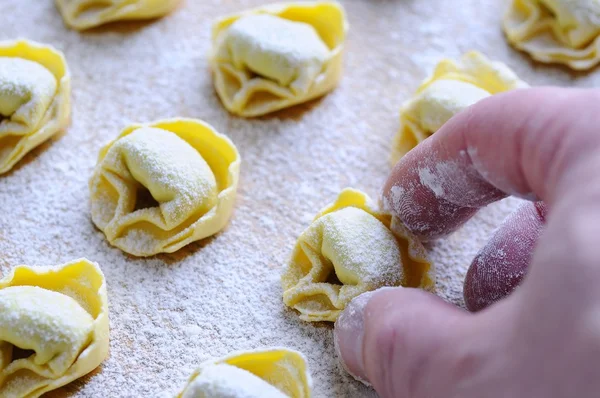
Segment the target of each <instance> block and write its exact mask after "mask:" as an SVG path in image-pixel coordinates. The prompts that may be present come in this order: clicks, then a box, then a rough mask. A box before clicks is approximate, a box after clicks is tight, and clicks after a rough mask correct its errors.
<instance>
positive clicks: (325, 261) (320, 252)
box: [281, 188, 435, 322]
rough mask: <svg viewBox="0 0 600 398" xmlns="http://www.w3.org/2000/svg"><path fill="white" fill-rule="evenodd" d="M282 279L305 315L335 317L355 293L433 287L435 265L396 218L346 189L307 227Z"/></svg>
mask: <svg viewBox="0 0 600 398" xmlns="http://www.w3.org/2000/svg"><path fill="white" fill-rule="evenodd" d="M334 277H335V279H337V280H335V279H334ZM281 279H282V285H283V301H284V303H285V304H286V305H287V306H289V307H291V308H293V309H295V310H297V311H298V312H299V313H300V319H302V320H305V321H311V322H317V321H330V322H334V321H335V320H336V319H337V317H338V316H339V314H340V313H341V311H343V310H344V308H345V307H346V305H347V304H348V303H349V302H350V301H351V300H352V299H353V298H354V297H357V296H358V295H360V294H362V293H365V292H368V291H372V290H375V289H378V288H380V287H384V286H405V287H418V288H423V289H426V290H433V289H434V287H435V270H434V266H433V264H432V263H431V262H430V261H429V259H428V256H427V253H426V251H425V248H424V247H423V246H422V245H421V243H420V242H419V241H418V240H417V239H416V238H415V237H414V236H413V235H412V234H411V233H410V232H409V231H408V230H407V229H406V228H405V227H404V226H403V225H402V224H401V223H400V222H399V221H398V220H397V219H396V218H395V217H392V216H391V215H390V214H387V213H385V212H383V211H381V210H379V209H378V208H377V207H376V206H375V205H374V204H373V203H372V201H371V199H370V198H369V197H368V196H367V195H366V194H364V193H363V192H360V191H357V190H354V189H348V188H347V189H345V190H343V191H342V192H341V193H340V195H339V196H338V198H337V199H336V201H335V202H334V203H332V204H330V205H329V206H327V207H326V208H325V209H323V210H322V211H321V212H320V213H319V214H318V215H317V216H316V217H315V219H314V220H313V222H312V224H311V225H310V226H309V227H308V228H307V229H306V230H305V231H304V232H302V234H301V235H300V237H299V238H298V241H297V243H296V246H295V248H294V251H293V253H292V256H291V259H290V261H289V263H288V265H287V266H286V268H285V269H284V271H283V275H282V278H281Z"/></svg>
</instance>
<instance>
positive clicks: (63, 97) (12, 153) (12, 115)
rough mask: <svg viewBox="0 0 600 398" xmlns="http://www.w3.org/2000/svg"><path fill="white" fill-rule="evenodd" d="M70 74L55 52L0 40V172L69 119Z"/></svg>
mask: <svg viewBox="0 0 600 398" xmlns="http://www.w3.org/2000/svg"><path fill="white" fill-rule="evenodd" d="M70 96H71V78H70V74H69V70H68V68H67V63H66V61H65V58H64V56H63V54H62V53H60V52H59V51H58V50H56V49H54V48H52V47H50V46H46V45H42V44H38V43H34V42H31V41H26V40H19V41H2V42H0V174H3V173H6V172H7V171H9V170H11V169H12V167H13V166H14V165H15V164H16V163H17V162H18V161H19V160H21V159H22V158H23V156H25V155H26V154H27V153H28V152H29V151H31V150H32V149H33V148H35V147H36V146H38V145H40V144H41V143H43V142H44V141H46V140H47V139H48V138H50V137H52V136H53V135H55V134H56V133H58V132H59V131H61V130H63V129H64V128H65V127H66V126H67V125H68V123H69V116H70V109H71V103H70V101H71V99H70Z"/></svg>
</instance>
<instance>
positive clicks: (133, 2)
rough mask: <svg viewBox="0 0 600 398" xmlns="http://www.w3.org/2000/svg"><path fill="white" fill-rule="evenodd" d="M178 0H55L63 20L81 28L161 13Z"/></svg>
mask: <svg viewBox="0 0 600 398" xmlns="http://www.w3.org/2000/svg"><path fill="white" fill-rule="evenodd" d="M180 2H181V0H103V1H98V0H56V6H57V7H58V10H59V11H60V13H61V14H62V16H63V19H64V21H65V24H67V26H69V27H70V28H72V29H77V30H84V29H89V28H93V27H96V26H99V25H103V24H106V23H109V22H115V21H124V20H139V19H152V18H158V17H162V16H164V15H166V14H168V13H169V12H171V11H172V10H174V9H175V7H177V5H178V4H179V3H180Z"/></svg>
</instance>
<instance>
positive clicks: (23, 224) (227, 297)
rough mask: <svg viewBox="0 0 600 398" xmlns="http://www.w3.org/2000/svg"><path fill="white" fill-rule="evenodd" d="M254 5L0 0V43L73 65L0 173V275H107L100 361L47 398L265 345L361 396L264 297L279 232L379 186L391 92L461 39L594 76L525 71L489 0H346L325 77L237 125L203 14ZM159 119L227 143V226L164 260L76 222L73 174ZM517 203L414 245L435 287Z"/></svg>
mask: <svg viewBox="0 0 600 398" xmlns="http://www.w3.org/2000/svg"><path fill="white" fill-rule="evenodd" d="M263 3H264V0H231V1H227V2H223V1H221V0H204V1H193V0H188V1H184V2H183V4H182V6H181V7H179V9H178V10H176V11H175V12H174V13H173V14H171V15H169V16H167V17H166V18H163V19H160V20H157V21H153V22H151V23H131V24H117V25H113V26H111V27H108V28H100V29H96V30H94V31H91V32H87V33H78V32H74V31H69V30H67V29H65V28H64V26H63V23H62V19H61V17H60V15H59V14H58V12H57V11H56V9H55V7H54V3H53V2H51V1H43V2H40V1H36V0H3V1H1V2H0V21H1V22H2V29H1V30H0V39H12V38H15V37H21V36H24V37H27V38H29V39H33V40H37V41H41V42H48V43H50V44H53V45H54V46H56V47H57V48H59V49H61V50H62V51H64V52H65V55H66V58H67V60H68V62H69V66H70V69H71V72H72V75H73V81H72V85H73V123H72V125H71V127H70V128H69V129H68V132H67V133H66V134H65V135H63V136H62V137H58V138H57V139H55V140H54V141H53V142H51V143H49V144H46V145H43V146H42V147H41V148H40V149H38V150H35V151H34V152H33V153H32V154H31V155H29V156H27V157H26V158H25V160H23V161H22V162H20V163H19V164H18V165H17V167H16V169H15V170H14V171H13V172H11V173H8V174H7V175H4V176H2V177H0V206H1V209H2V211H1V212H0V272H2V273H3V274H5V273H6V272H7V271H8V270H9V269H11V267H13V266H15V265H17V264H22V263H24V264H38V265H52V264H62V263H65V262H67V261H70V260H72V259H75V258H80V257H87V258H89V259H90V260H93V261H95V262H98V263H99V264H100V265H101V267H102V270H103V271H104V273H105V276H106V278H107V284H108V295H109V305H110V326H111V335H110V337H111V351H110V357H109V358H108V359H107V360H106V361H104V363H103V364H102V366H101V367H100V368H98V369H97V370H96V371H94V372H93V373H92V374H91V375H90V376H87V377H84V378H82V379H80V380H78V381H76V382H74V383H72V384H70V385H69V386H67V387H65V388H63V389H62V391H60V392H58V393H56V394H49V396H50V397H53V398H56V397H61V398H62V397H65V396H74V397H99V396H110V397H132V398H133V397H140V396H148V397H161V396H169V395H170V396H172V395H173V394H174V393H175V392H177V391H180V390H181V388H183V386H184V385H185V383H186V381H187V379H188V377H189V376H190V374H191V372H192V371H193V369H195V368H196V367H197V366H198V365H199V364H200V363H202V362H203V361H204V360H206V359H208V358H211V357H221V356H224V355H226V354H227V353H229V352H231V351H237V350H245V349H254V348H259V347H264V346H273V345H277V346H287V347H290V348H293V349H296V350H299V351H301V352H303V353H304V354H305V355H306V356H307V358H308V362H309V365H310V369H311V373H312V375H313V379H314V390H313V396H314V397H317V398H319V397H334V396H335V397H371V396H374V393H373V392H372V390H370V389H368V388H367V387H365V386H363V385H362V384H361V383H359V382H356V381H354V379H352V378H351V377H350V376H348V375H347V374H346V372H345V371H344V370H343V369H342V368H341V366H339V365H338V363H337V359H336V358H335V353H334V346H333V338H332V329H331V327H330V326H329V325H325V324H316V325H315V324H309V323H305V322H302V321H300V320H299V319H298V315H297V314H295V313H294V312H293V311H291V310H288V309H286V308H285V307H284V305H283V303H282V300H281V294H282V292H281V288H280V272H281V267H282V266H283V264H285V262H286V261H287V257H288V256H289V254H290V252H291V250H292V248H293V245H294V243H295V241H296V238H297V236H298V235H299V234H300V233H301V232H302V231H303V230H304V229H305V228H306V227H308V225H309V224H310V221H311V219H312V218H313V217H314V215H315V214H316V212H318V210H319V209H321V208H322V207H324V206H325V205H326V204H327V203H329V202H331V201H332V200H334V199H335V198H336V197H337V195H338V194H339V192H340V191H341V189H343V188H344V187H346V186H351V187H355V188H358V189H361V190H363V191H365V192H367V193H369V194H371V195H373V196H374V195H376V194H377V193H378V192H379V191H380V189H381V187H382V185H383V182H384V179H385V177H386V174H387V172H388V171H389V165H388V157H389V145H390V142H391V140H392V137H393V136H394V134H395V133H396V131H397V129H398V117H399V116H398V115H399V108H400V104H401V103H402V102H403V101H404V100H406V98H408V96H409V95H410V94H411V93H412V92H413V91H414V90H415V89H416V87H417V86H418V85H419V83H420V81H421V80H422V79H423V78H425V77H426V76H427V75H429V74H430V72H431V68H432V67H433V66H434V65H435V63H436V62H437V61H438V60H439V58H440V57H455V58H456V57H457V56H459V55H460V54H462V53H464V52H465V51H467V50H470V49H475V50H479V51H482V52H484V53H486V54H487V55H488V56H490V57H492V58H494V59H497V60H500V61H503V62H505V63H507V64H508V65H509V66H510V67H511V68H513V69H514V70H515V72H516V73H517V74H518V75H519V76H520V77H521V78H523V79H524V80H525V81H527V82H529V83H530V84H532V85H541V84H559V85H574V86H587V87H589V86H598V85H600V76H599V75H598V74H588V75H587V76H571V75H570V74H569V73H568V72H567V71H566V70H564V69H563V68H554V67H549V66H537V65H535V66H534V65H533V64H532V63H530V62H529V60H528V59H527V58H526V57H525V56H523V55H521V54H520V53H518V52H516V51H514V50H512V49H510V47H509V46H508V45H507V44H506V43H505V41H504V38H503V36H502V32H501V29H500V19H499V18H500V15H502V12H503V8H504V6H505V2H504V1H501V0H494V1H489V2H485V5H483V4H482V2H481V1H477V0H464V1H461V2H460V5H457V3H456V2H448V1H445V0H431V1H427V2H423V1H366V0H347V1H344V2H343V4H344V6H345V7H346V10H347V12H348V18H349V22H350V31H349V36H348V43H347V46H346V50H347V53H346V56H345V71H344V76H343V78H342V81H341V84H340V86H339V87H338V88H337V89H336V90H335V91H334V92H333V93H331V94H330V95H328V96H326V97H325V98H323V99H322V100H319V101H316V102H314V103H311V104H306V105H301V106H298V107H296V108H294V109H292V110H289V111H286V112H282V113H278V114H277V115H275V116H273V117H265V118H260V119H251V120H244V119H241V118H236V117H232V116H230V115H228V114H227V112H226V111H225V110H224V109H223V107H222V106H221V104H220V103H219V101H218V99H217V97H216V95H215V94H214V91H213V87H212V82H211V80H210V74H209V70H208V63H207V59H206V56H207V54H208V53H209V42H210V23H211V21H212V20H214V19H215V18H216V17H217V16H221V15H223V14H226V13H232V12H238V11H240V10H242V9H244V8H248V7H253V6H259V5H261V4H263ZM456 21H460V23H456ZM177 116H182V117H195V118H201V119H204V120H206V121H207V122H208V123H210V124H211V125H213V126H214V127H215V128H216V129H217V130H218V131H219V132H221V133H223V134H226V135H228V136H229V137H230V138H231V139H232V141H233V142H234V143H235V144H236V145H237V147H238V148H239V150H240V152H241V156H242V159H243V160H244V161H243V163H242V167H241V179H240V189H239V194H238V198H237V204H236V210H235V212H234V214H233V218H232V222H231V223H230V225H229V226H228V228H226V229H225V230H224V231H223V232H222V233H219V234H217V235H216V236H215V237H214V238H211V239H208V240H205V241H203V242H200V243H196V244H192V245H190V246H189V247H187V248H185V249H183V250H181V251H179V252H178V253H175V254H172V255H161V256H157V257H153V258H149V259H137V258H134V257H130V256H127V255H125V254H123V253H122V252H121V251H120V250H118V249H115V248H113V247H111V246H110V245H109V244H108V243H107V242H106V240H105V238H104V235H103V234H102V233H101V232H99V231H98V230H96V229H95V228H94V226H93V224H92V223H91V221H90V213H89V202H88V200H89V189H88V179H89V177H90V175H91V172H92V169H93V167H94V165H95V163H96V157H97V154H98V150H99V149H100V147H101V146H102V145H103V144H105V143H106V142H107V141H109V140H111V139H114V138H115V137H116V136H117V135H118V133H119V132H120V131H121V130H122V129H123V128H124V127H125V126H127V125H129V124H131V123H134V122H149V121H153V120H157V119H161V118H168V117H177ZM517 202H518V201H516V200H508V201H504V202H502V203H501V204H498V205H495V206H491V207H489V208H488V209H485V210H484V211H483V212H481V213H480V214H479V215H477V216H476V217H475V219H474V220H473V221H472V222H470V223H469V224H468V225H467V226H465V227H464V228H463V229H461V230H460V231H458V232H457V233H456V234H455V235H453V236H451V237H450V238H448V239H446V240H444V241H442V242H438V243H435V244H433V245H432V246H429V247H428V248H429V249H430V250H431V254H432V259H433V260H435V261H436V262H437V270H438V274H437V277H438V294H439V295H440V296H442V297H443V298H444V299H446V300H449V301H451V302H454V303H457V304H461V303H462V279H463V277H464V274H465V272H466V267H467V266H468V264H469V262H470V261H471V259H472V258H473V257H474V256H475V254H476V253H477V252H478V250H479V249H480V248H481V247H482V246H483V245H484V242H485V240H486V238H487V237H488V236H489V235H490V233H491V231H492V230H493V229H494V228H495V227H496V226H497V225H498V224H499V223H500V222H501V220H502V219H503V218H504V217H505V216H506V215H507V214H508V213H509V212H510V211H512V210H513V209H515V207H516V206H517Z"/></svg>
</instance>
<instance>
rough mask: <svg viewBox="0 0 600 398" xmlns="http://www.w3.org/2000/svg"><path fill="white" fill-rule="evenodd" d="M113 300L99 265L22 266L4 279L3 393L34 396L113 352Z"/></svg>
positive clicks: (0, 294) (0, 285)
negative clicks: (110, 347) (110, 313)
mask: <svg viewBox="0 0 600 398" xmlns="http://www.w3.org/2000/svg"><path fill="white" fill-rule="evenodd" d="M108 342H109V337H108V302H107V296H106V284H105V280H104V275H103V274H102V271H101V270H100V268H99V267H98V265H96V264H94V263H92V262H89V261H88V260H85V259H81V260H76V261H73V262H70V263H67V264H64V265H60V266H57V267H50V268H48V267H27V266H18V267H16V268H14V269H13V270H12V272H11V273H10V274H9V275H8V276H6V277H5V278H3V279H0V396H2V397H12V398H34V397H39V396H41V395H42V394H44V393H46V392H48V391H51V390H55V389H57V388H59V387H61V386H64V385H65V384H68V383H70V382H72V381H73V380H75V379H78V378H80V377H82V376H84V375H86V374H87V373H89V372H91V371H92V370H94V369H95V368H96V367H97V366H98V365H100V363H101V362H102V361H103V360H104V359H105V358H106V356H107V355H108Z"/></svg>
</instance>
